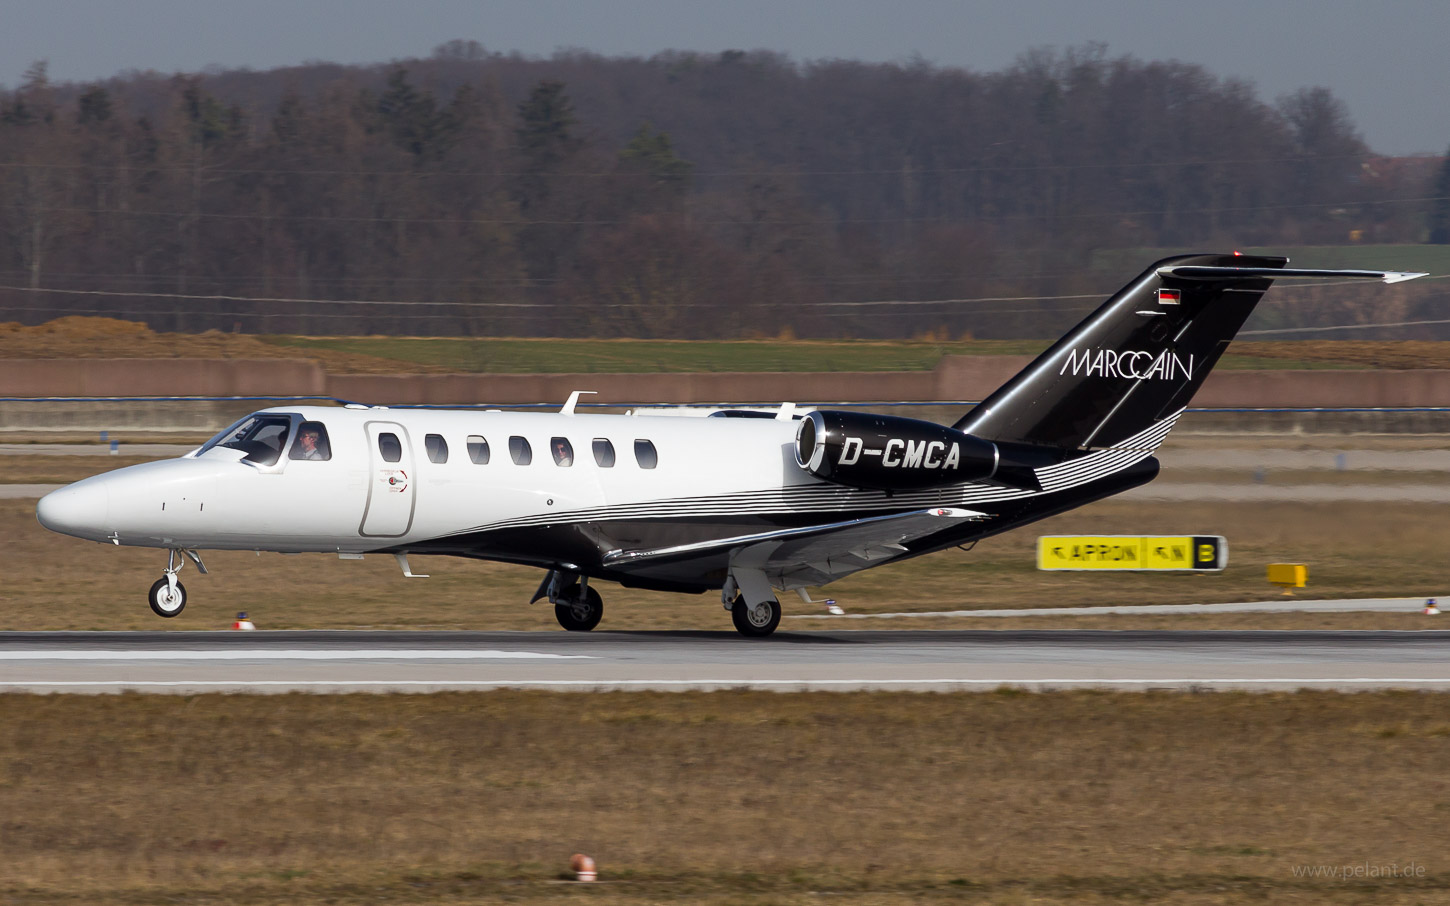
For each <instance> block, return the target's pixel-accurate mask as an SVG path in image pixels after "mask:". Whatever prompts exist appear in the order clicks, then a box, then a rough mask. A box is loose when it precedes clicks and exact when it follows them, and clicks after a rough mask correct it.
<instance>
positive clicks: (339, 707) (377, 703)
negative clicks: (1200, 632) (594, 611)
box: [0, 692, 1450, 903]
mask: <svg viewBox="0 0 1450 906" xmlns="http://www.w3.org/2000/svg"><path fill="white" fill-rule="evenodd" d="M0 726H3V727H4V728H5V732H4V733H3V734H0V851H3V852H4V854H5V856H4V858H3V860H0V900H4V901H5V902H8V903H71V902H74V903H81V902H96V901H104V902H126V903H153V902H162V901H168V902H169V901H183V900H184V901H186V902H216V903H222V902H225V903H237V902H288V903H320V902H342V903H354V902H380V901H394V902H395V901H404V902H441V903H455V902H484V901H489V902H492V901H496V900H499V899H509V900H526V901H539V900H553V899H557V898H560V897H564V896H568V897H571V898H572V897H577V896H582V895H584V894H585V893H588V894H589V895H590V899H591V900H594V899H598V900H599V901H601V902H666V901H680V900H689V901H702V902H733V903H766V902H769V903H779V902H786V903H794V902H820V898H819V897H820V895H821V894H827V895H831V900H830V901H831V902H839V901H844V902H850V903H906V902H916V901H920V900H945V899H953V900H956V899H966V900H968V901H971V902H993V903H999V902H1000V903H1025V902H1050V903H1065V902H1083V901H1087V902H1125V901H1126V902H1142V901H1144V900H1154V901H1157V900H1164V901H1168V902H1182V903H1209V902H1231V903H1237V902H1276V903H1277V902H1303V903H1311V902H1343V903H1367V902H1376V903H1412V902H1413V903H1426V902H1446V901H1447V900H1450V868H1447V863H1446V857H1445V856H1444V853H1443V845H1442V838H1441V831H1442V829H1443V826H1444V823H1445V821H1446V818H1447V816H1450V780H1447V777H1446V775H1445V774H1444V772H1443V771H1441V770H1440V766H1441V765H1442V764H1443V763H1444V761H1445V758H1446V756H1447V754H1450V715H1447V712H1446V709H1445V699H1444V697H1443V696H1439V695H1427V694H1394V693H1381V694H1372V695H1355V696H1342V695H1334V694H1298V695H1277V694H1276V695H1264V694H1259V695H1255V694H1230V693H1219V694H1212V695H1181V694H1175V695H1169V694H1117V695H1113V694H1104V693H1062V694H1050V695H1029V694H1012V693H995V694H994V693H987V694H975V695H973V694H953V695H904V694H900V695H898V694H875V695H871V694H805V695H788V696H786V695H776V694H771V693H716V694H606V695H594V696H584V695H569V694H547V693H524V692H497V693H485V694H446V695H433V696H366V695H353V696H336V697H312V696H302V695H288V696H276V697H268V696H231V697H227V696H202V697H196V698H180V697H170V696H154V697H145V696H118V697H84V696H77V697H69V696H66V697H43V696H4V697H0ZM575 851H583V852H587V853H589V854H591V855H593V856H594V857H595V858H596V859H597V860H598V861H599V864H600V867H601V875H602V878H603V879H604V880H605V881H607V882H610V883H607V884H604V885H600V887H599V888H596V889H594V890H590V891H580V890H576V889H568V888H564V887H562V886H561V885H559V884H557V883H556V879H557V878H558V876H559V874H560V872H561V871H562V870H563V869H564V868H565V867H566V864H567V859H568V857H569V854H570V853H571V852H575ZM1365 862H1368V863H1371V864H1375V865H1382V864H1390V863H1395V864H1398V865H1399V866H1402V867H1404V866H1408V865H1409V864H1410V863H1416V864H1418V865H1421V866H1424V868H1425V871H1426V875H1425V877H1422V878H1416V879H1373V880H1370V879H1366V880H1364V881H1359V882H1348V883H1345V882H1333V881H1326V880H1306V879H1303V878H1296V877H1295V876H1294V867H1295V866H1300V865H1320V864H1333V865H1343V864H1359V863H1365Z"/></svg>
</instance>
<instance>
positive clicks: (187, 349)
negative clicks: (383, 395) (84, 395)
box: [0, 317, 446, 374]
mask: <svg viewBox="0 0 1450 906" xmlns="http://www.w3.org/2000/svg"><path fill="white" fill-rule="evenodd" d="M117 356H123V357H125V358H134V359H175V358H183V359H311V360H313V361H316V362H317V363H318V364H320V365H322V367H323V368H325V369H326V370H328V371H332V372H345V373H350V374H400V373H409V374H419V373H424V372H435V371H443V370H446V369H443V368H439V367H436V366H432V365H427V364H419V363H415V362H399V361H396V360H393V359H386V358H380V357H378V356H371V355H363V354H360V353H352V352H341V351H337V350H330V349H296V348H292V347H287V346H278V345H276V344H274V343H268V342H265V341H263V340H259V339H257V338H256V337H253V336H248V335H246V334H232V333H222V332H221V331H219V330H209V331H207V332H206V333H200V334H189V333H157V332H155V331H153V330H152V329H151V328H149V327H147V326H146V325H145V324H143V323H141V322H140V321H123V320H120V319H117V318H85V317H66V318H56V319H55V320H53V321H47V322H46V323H44V324H37V325H35V326H25V325H22V324H17V323H14V322H6V323H0V359H75V358H83V359H92V358H115V357H117Z"/></svg>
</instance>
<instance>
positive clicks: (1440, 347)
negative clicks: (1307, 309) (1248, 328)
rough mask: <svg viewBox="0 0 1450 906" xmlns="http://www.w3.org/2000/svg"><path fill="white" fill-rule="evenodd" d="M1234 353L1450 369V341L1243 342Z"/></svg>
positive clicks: (1263, 356)
mask: <svg viewBox="0 0 1450 906" xmlns="http://www.w3.org/2000/svg"><path fill="white" fill-rule="evenodd" d="M1233 352H1234V355H1237V356H1245V357H1252V358H1266V359H1298V360H1300V361H1311V362H1334V363H1337V364H1342V365H1355V366H1359V367H1363V368H1385V369H1395V370H1402V369H1411V368H1450V342H1445V341H1443V340H1293V341H1240V342H1236V343H1234V344H1233Z"/></svg>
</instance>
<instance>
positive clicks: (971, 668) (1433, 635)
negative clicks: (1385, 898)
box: [0, 630, 1450, 693]
mask: <svg viewBox="0 0 1450 906" xmlns="http://www.w3.org/2000/svg"><path fill="white" fill-rule="evenodd" d="M998 686H1014V687H1021V688H1026V689H1038V690H1046V689H1074V688H1105V689H1132V690H1144V689H1250V690H1279V689H1305V688H1308V689H1337V690H1360V689H1383V688H1407V689H1433V690H1450V631H1425V632H1334V631H1331V632H1239V631H1229V632H1212V631H1208V632H1204V631H1142V632H1136V631H1125V632H1097V631H1052V630H1049V631H1016V630H1013V631H930V632H916V631H897V632H874V631H865V632H862V631H856V632H852V631H842V632H788V631H781V632H777V633H776V634H775V635H774V636H771V637H770V638H767V639H747V638H744V637H742V636H739V635H737V634H735V633H730V632H598V631H596V632H592V633H566V632H562V631H560V632H497V633H477V632H441V633H433V632H163V633H149V632H137V633H132V632H114V633H113V632H104V633H89V632H65V633H0V691H29V692H88V693H95V692H119V691H125V690H132V691H137V692H172V693H197V692H216V691H226V692H287V691H311V692H347V691H364V692H434V691H445V690H478V689H499V688H537V689H558V690H577V691H594V690H621V689H652V690H691V689H694V690H715V689H731V688H752V689H771V690H777V691H806V690H857V689H895V690H917V691H950V690H968V689H976V690H981V689H992V688H995V687H998Z"/></svg>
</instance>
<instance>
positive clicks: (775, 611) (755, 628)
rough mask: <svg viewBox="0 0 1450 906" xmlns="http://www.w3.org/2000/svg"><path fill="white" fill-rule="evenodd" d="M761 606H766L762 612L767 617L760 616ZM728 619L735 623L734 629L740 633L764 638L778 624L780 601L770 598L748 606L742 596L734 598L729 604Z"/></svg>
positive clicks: (773, 630)
mask: <svg viewBox="0 0 1450 906" xmlns="http://www.w3.org/2000/svg"><path fill="white" fill-rule="evenodd" d="M762 607H763V608H767V610H766V611H765V612H764V613H765V615H767V616H768V617H769V619H762V618H761V617H762V611H761V608H762ZM730 621H731V622H732V623H734V624H735V630H736V631H737V632H739V633H740V634H741V635H746V636H750V637H751V638H756V639H758V638H764V637H765V636H768V635H770V634H771V633H772V632H775V627H777V626H779V625H780V602H779V601H777V600H775V599H774V598H771V599H770V600H769V601H763V602H761V603H760V604H757V605H755V606H754V607H748V606H746V604H745V598H744V597H743V596H742V597H739V598H736V599H735V603H734V604H732V605H730Z"/></svg>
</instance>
